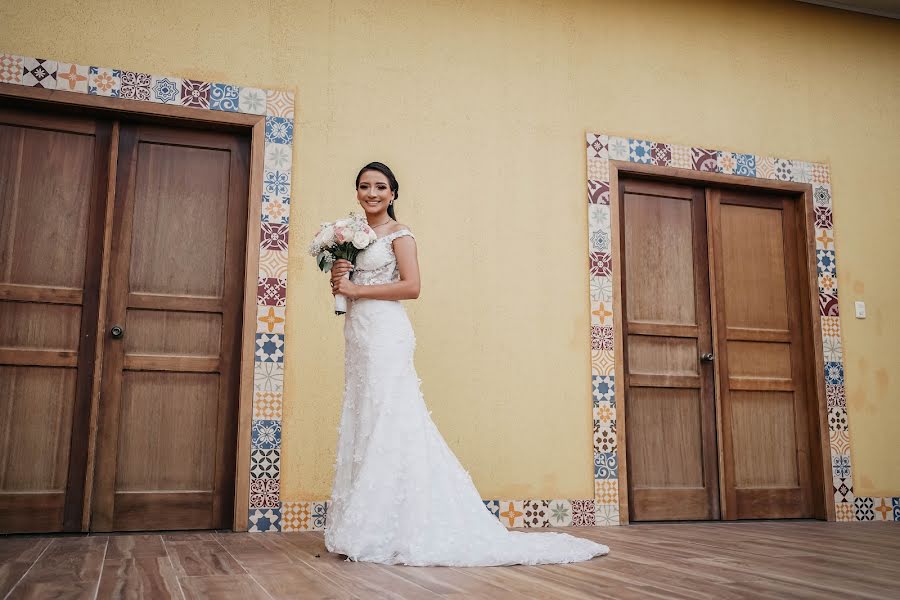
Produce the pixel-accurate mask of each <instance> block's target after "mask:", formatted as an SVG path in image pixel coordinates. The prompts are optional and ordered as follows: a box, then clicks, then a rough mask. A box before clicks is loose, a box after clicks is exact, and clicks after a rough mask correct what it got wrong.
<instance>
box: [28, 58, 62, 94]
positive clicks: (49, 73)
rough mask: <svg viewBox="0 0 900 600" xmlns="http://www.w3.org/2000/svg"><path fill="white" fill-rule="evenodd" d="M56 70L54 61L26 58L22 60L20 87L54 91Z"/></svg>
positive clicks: (56, 66)
mask: <svg viewBox="0 0 900 600" xmlns="http://www.w3.org/2000/svg"><path fill="white" fill-rule="evenodd" d="M57 68H58V65H57V63H56V61H55V60H47V59H46V58H31V57H30V56H26V57H24V58H23V60H22V85H27V86H28V87H42V88H47V89H48V90H55V89H56V71H57Z"/></svg>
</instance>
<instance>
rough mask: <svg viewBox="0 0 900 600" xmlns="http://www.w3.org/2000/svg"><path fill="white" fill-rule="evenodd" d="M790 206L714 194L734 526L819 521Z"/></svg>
mask: <svg viewBox="0 0 900 600" xmlns="http://www.w3.org/2000/svg"><path fill="white" fill-rule="evenodd" d="M797 210H798V203H797V202H796V201H794V200H792V199H791V198H787V197H784V196H779V195H769V194H763V193H749V192H738V191H731V190H712V191H710V215H711V218H710V230H711V232H712V233H711V236H712V239H713V243H714V248H715V256H716V268H715V280H716V290H717V293H716V296H717V298H718V303H717V304H718V305H717V307H716V314H717V320H718V328H717V330H718V340H717V343H718V347H719V348H720V353H719V360H718V370H719V380H720V383H719V389H720V398H719V406H720V410H721V422H722V439H721V445H722V474H723V494H724V497H725V511H724V512H725V515H724V516H725V518H727V519H747V518H773V517H809V516H812V514H813V511H812V498H811V493H810V477H811V473H810V460H809V446H808V444H809V442H808V425H807V424H808V411H807V403H808V401H809V399H808V397H807V394H808V393H809V392H808V391H807V389H806V385H805V381H806V375H805V369H806V365H807V363H808V361H807V360H806V359H805V358H804V356H803V343H802V339H803V338H802V318H801V310H800V304H799V299H800V298H801V297H803V290H802V289H801V286H800V281H801V278H800V277H799V275H798V274H799V273H802V272H804V271H803V269H802V265H801V264H800V262H799V255H798V253H797V250H796V249H797V247H798V245H797V237H796V236H797V227H796V218H797V217H796V211H797Z"/></svg>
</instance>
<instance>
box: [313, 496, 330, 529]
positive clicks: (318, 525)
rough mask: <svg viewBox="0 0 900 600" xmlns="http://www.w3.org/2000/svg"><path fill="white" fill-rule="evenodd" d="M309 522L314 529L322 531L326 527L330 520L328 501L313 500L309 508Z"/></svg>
mask: <svg viewBox="0 0 900 600" xmlns="http://www.w3.org/2000/svg"><path fill="white" fill-rule="evenodd" d="M309 513H310V514H309V524H310V529H311V530H313V531H321V530H323V529H325V525H326V524H327V521H328V503H327V502H313V503H312V504H311V505H310V509H309Z"/></svg>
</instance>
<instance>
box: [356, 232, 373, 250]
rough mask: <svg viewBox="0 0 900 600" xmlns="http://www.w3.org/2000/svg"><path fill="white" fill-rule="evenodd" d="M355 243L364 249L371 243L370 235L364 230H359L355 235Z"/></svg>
mask: <svg viewBox="0 0 900 600" xmlns="http://www.w3.org/2000/svg"><path fill="white" fill-rule="evenodd" d="M353 245H354V246H355V247H356V248H357V249H359V250H362V249H363V248H365V247H366V246H368V245H369V236H368V235H366V234H365V232H363V231H357V232H356V235H354V236H353Z"/></svg>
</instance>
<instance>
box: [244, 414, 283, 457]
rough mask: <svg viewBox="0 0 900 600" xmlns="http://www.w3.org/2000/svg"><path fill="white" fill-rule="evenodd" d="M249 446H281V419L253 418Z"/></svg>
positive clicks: (264, 448) (262, 447)
mask: <svg viewBox="0 0 900 600" xmlns="http://www.w3.org/2000/svg"><path fill="white" fill-rule="evenodd" d="M250 447H251V448H261V449H263V450H270V449H272V448H281V421H276V420H274V419H255V420H254V421H253V428H252V429H251V431H250Z"/></svg>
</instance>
